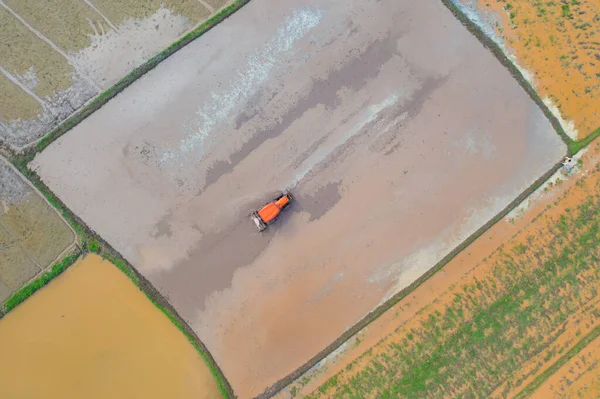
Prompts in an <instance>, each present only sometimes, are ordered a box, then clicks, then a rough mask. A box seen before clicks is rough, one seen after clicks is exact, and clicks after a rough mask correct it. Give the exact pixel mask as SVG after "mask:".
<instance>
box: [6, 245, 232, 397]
mask: <svg viewBox="0 0 600 399" xmlns="http://www.w3.org/2000/svg"><path fill="white" fill-rule="evenodd" d="M0 352H1V353H2V356H0V385H1V386H2V395H3V397H7V398H26V397H27V398H42V397H43V398H49V399H51V398H57V399H58V398H60V399H67V398H73V399H75V398H90V399H92V398H99V399H100V398H181V399H187V398H205V399H214V398H220V397H221V394H220V392H219V390H218V387H217V384H216V382H215V380H214V379H213V376H212V374H211V373H210V370H209V369H208V367H207V366H206V364H205V363H204V360H203V359H202V357H201V356H200V355H199V354H198V352H196V350H195V349H194V347H193V346H192V345H191V344H190V343H189V342H188V341H187V339H186V338H185V336H184V335H183V334H181V332H180V331H178V330H177V328H176V327H175V326H174V325H173V324H171V322H170V321H169V319H168V318H166V317H165V316H164V315H163V314H162V313H161V311H160V310H158V309H157V308H156V307H155V306H154V305H152V303H151V302H150V301H149V300H148V299H147V298H146V297H145V296H144V294H143V293H142V292H141V291H140V290H139V289H138V288H137V287H136V286H135V285H133V284H132V282H131V281H130V280H129V279H128V278H127V277H126V276H125V275H124V274H123V273H121V272H120V271H119V269H117V268H116V267H115V266H114V265H112V264H111V263H109V262H108V261H105V260H102V258H100V257H99V256H97V255H93V254H91V255H88V256H86V257H85V258H84V259H80V260H79V261H78V262H77V263H76V264H75V265H73V266H71V267H70V268H69V269H68V270H67V271H65V272H64V273H63V274H62V275H60V276H59V277H57V278H56V279H54V280H53V281H52V282H51V283H50V284H49V285H48V286H46V287H44V288H43V289H42V290H40V291H39V292H37V293H36V294H34V295H33V296H32V297H31V298H29V299H28V300H27V301H26V302H24V303H23V304H21V305H19V306H18V307H17V308H16V309H14V310H13V311H11V312H10V313H9V314H7V315H6V316H5V317H4V318H3V319H2V320H0ZM32 376H34V377H35V383H32V381H31V379H32Z"/></svg>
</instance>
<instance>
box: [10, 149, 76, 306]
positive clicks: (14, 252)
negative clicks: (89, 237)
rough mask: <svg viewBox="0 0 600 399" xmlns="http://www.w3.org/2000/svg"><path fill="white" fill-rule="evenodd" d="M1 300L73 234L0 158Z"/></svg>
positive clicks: (67, 243) (70, 240) (62, 247)
mask: <svg viewBox="0 0 600 399" xmlns="http://www.w3.org/2000/svg"><path fill="white" fill-rule="evenodd" d="M0 201H1V205H2V208H1V209H0V302H3V301H4V300H5V299H6V298H8V296H9V295H10V294H11V293H12V292H14V291H15V290H17V289H19V288H21V286H22V285H23V284H24V283H25V282H27V281H29V280H30V279H31V278H33V277H34V276H35V275H37V274H38V273H40V272H41V271H42V270H43V269H44V268H45V267H46V266H48V265H49V264H50V263H52V262H53V261H54V260H55V259H56V258H57V256H58V255H60V254H61V253H62V252H63V251H64V250H65V249H66V248H67V247H69V246H70V245H71V244H72V243H73V241H74V239H75V237H74V235H73V232H72V231H71V229H69V228H68V227H67V226H66V225H65V223H64V221H63V220H62V219H61V218H60V217H59V216H58V214H57V213H56V212H55V211H54V209H52V208H51V207H50V206H49V205H48V204H47V203H46V202H45V201H44V200H43V199H42V198H41V197H40V196H39V195H38V194H37V193H36V192H35V191H34V190H33V189H32V188H31V187H30V186H29V185H28V184H27V183H25V181H24V180H22V179H21V177H20V176H19V175H18V174H17V173H16V172H15V171H14V170H13V169H12V168H11V167H10V166H9V165H8V164H7V163H6V161H5V160H3V159H1V160H0Z"/></svg>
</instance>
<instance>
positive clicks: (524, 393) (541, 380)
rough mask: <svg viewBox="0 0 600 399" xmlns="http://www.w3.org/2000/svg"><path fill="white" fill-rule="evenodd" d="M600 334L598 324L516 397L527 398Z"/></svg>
mask: <svg viewBox="0 0 600 399" xmlns="http://www.w3.org/2000/svg"><path fill="white" fill-rule="evenodd" d="M599 336H600V326H596V327H594V328H593V329H592V331H590V332H589V333H588V334H587V335H586V336H585V337H583V338H582V339H581V341H579V342H577V344H575V346H573V347H572V348H571V349H569V351H568V352H567V353H566V354H565V355H564V356H562V357H561V358H560V359H558V360H557V361H556V362H555V363H554V364H553V365H552V366H550V367H548V368H547V369H546V370H544V372H543V373H541V374H540V375H538V376H537V377H535V379H534V380H533V381H532V382H531V383H530V384H529V385H527V386H526V387H525V388H524V389H523V390H522V391H521V392H519V394H518V395H516V396H515V397H514V399H525V398H528V397H530V396H531V395H532V394H533V393H534V392H535V391H536V390H537V389H538V388H539V387H540V386H542V384H543V383H544V382H546V380H548V378H550V376H551V375H553V374H554V373H556V372H557V371H558V370H559V369H560V368H561V367H562V366H564V365H565V364H566V363H567V362H568V361H569V360H571V359H572V358H573V357H575V356H576V355H577V354H578V353H579V352H581V351H582V350H583V349H584V348H585V347H586V346H588V345H589V344H591V343H592V342H593V341H594V340H595V339H596V338H598V337H599Z"/></svg>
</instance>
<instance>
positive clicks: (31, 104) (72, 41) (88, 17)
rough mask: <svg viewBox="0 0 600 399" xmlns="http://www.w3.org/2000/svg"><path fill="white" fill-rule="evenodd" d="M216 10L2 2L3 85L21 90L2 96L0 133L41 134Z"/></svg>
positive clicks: (31, 137)
mask: <svg viewBox="0 0 600 399" xmlns="http://www.w3.org/2000/svg"><path fill="white" fill-rule="evenodd" d="M215 10H216V8H215V9H212V8H210V6H208V7H207V6H205V5H203V3H202V2H200V1H197V0H169V1H162V0H161V1H158V0H157V1H144V2H139V1H113V0H52V1H42V2H40V1H35V0H34V1H29V0H24V1H21V0H5V1H1V2H0V53H1V54H2V57H1V59H0V78H1V79H2V81H1V82H0V84H2V85H3V86H8V87H9V88H8V91H12V92H14V91H17V92H19V94H18V95H17V96H15V97H14V103H13V102H10V101H7V100H4V99H2V98H0V139H2V140H4V141H5V142H7V143H8V144H10V145H11V146H13V147H14V148H22V147H23V146H25V145H27V144H30V143H31V142H34V141H35V140H37V139H39V138H40V137H42V136H43V135H44V134H45V133H47V132H48V131H49V130H51V129H52V128H53V127H55V126H56V125H57V124H58V123H59V122H60V121H62V120H64V119H65V118H66V117H68V116H69V115H70V114H72V113H73V112H74V111H75V110H77V109H78V108H79V107H81V106H82V105H83V104H84V103H85V102H86V101H87V100H89V99H91V98H92V97H93V96H94V95H95V94H97V93H99V92H100V91H101V90H104V89H106V88H108V87H110V86H112V85H113V84H114V83H116V82H117V81H118V80H119V79H120V78H122V77H123V76H124V75H126V74H127V73H128V72H130V71H131V70H132V69H133V68H135V67H136V66H139V65H140V64H142V63H143V62H144V61H146V60H148V59H149V58H151V57H152V56H153V55H155V54H156V53H158V52H159V51H160V50H162V49H164V48H165V47H167V46H168V45H169V44H171V43H172V42H173V41H175V40H176V39H177V38H178V37H180V36H181V35H182V34H183V33H185V32H186V31H188V30H190V29H191V28H193V27H194V26H196V25H197V24H198V23H200V22H201V21H203V20H205V19H206V18H208V17H209V16H210V15H211V13H212V12H213V11H215ZM4 95H7V94H6V93H4V92H3V93H2V94H1V95H0V96H4ZM15 103H16V105H15ZM35 103H37V104H38V105H37V107H36V106H35ZM32 114H33V115H32Z"/></svg>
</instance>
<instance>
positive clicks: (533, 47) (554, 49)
mask: <svg viewBox="0 0 600 399" xmlns="http://www.w3.org/2000/svg"><path fill="white" fill-rule="evenodd" d="M455 1H456V2H459V1H460V2H462V3H463V4H466V5H470V6H471V8H472V9H473V10H475V11H476V12H477V13H478V14H479V18H480V20H481V21H482V22H484V23H487V24H488V25H489V28H490V29H491V31H492V32H495V34H496V35H497V37H498V38H500V39H501V40H502V42H503V44H504V47H505V49H506V51H507V52H508V53H509V54H513V55H514V56H516V60H517V62H518V63H519V64H520V65H521V66H522V67H524V68H526V69H527V70H528V71H529V72H530V73H531V80H532V82H533V83H534V84H535V86H536V89H537V90H538V92H539V93H540V95H541V96H542V97H545V98H547V100H549V101H550V102H551V103H552V104H553V105H554V106H555V107H557V112H558V113H559V115H560V116H561V117H562V118H563V119H564V120H565V121H567V123H566V125H567V126H565V127H567V129H566V130H567V132H570V133H571V135H572V136H573V137H574V138H577V137H579V138H583V137H585V136H587V135H588V134H589V133H591V132H592V131H594V130H596V129H598V128H599V127H600V111H599V110H600V39H599V38H600V2H598V1H571V2H567V1H557V2H532V1H527V0H515V1H510V2H506V1H504V0H493V1H489V0H485V1H484V0H475V1H474V0H455ZM568 121H570V122H572V123H573V124H574V126H572V127H569V126H568V124H569V123H568Z"/></svg>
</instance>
